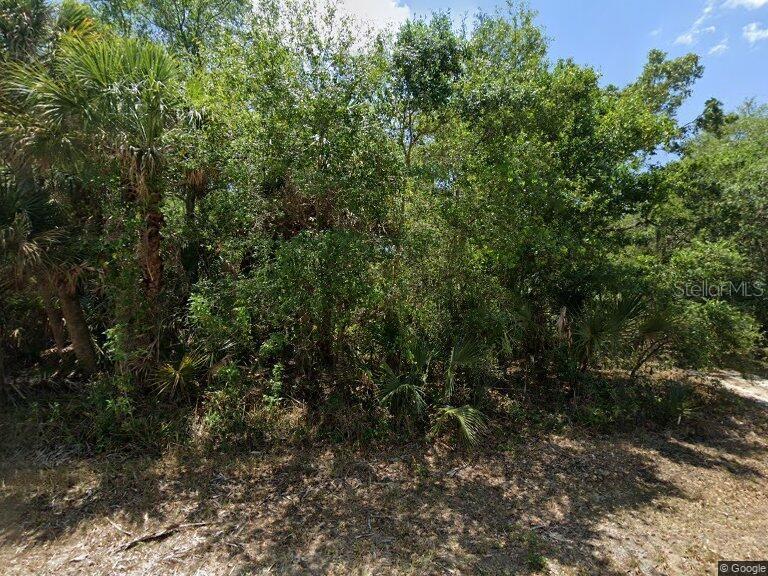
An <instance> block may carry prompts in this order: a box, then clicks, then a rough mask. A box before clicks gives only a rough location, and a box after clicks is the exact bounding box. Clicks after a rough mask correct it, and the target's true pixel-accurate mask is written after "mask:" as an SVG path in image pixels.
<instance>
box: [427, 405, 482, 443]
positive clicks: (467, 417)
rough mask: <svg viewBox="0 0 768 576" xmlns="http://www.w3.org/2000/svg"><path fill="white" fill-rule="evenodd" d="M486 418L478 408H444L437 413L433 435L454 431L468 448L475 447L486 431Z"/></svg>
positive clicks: (467, 406) (466, 406) (465, 406)
mask: <svg viewBox="0 0 768 576" xmlns="http://www.w3.org/2000/svg"><path fill="white" fill-rule="evenodd" d="M485 428H486V418H485V416H484V415H483V413H482V412H480V410H478V409H477V408H475V407H473V406H470V405H468V404H465V405H464V406H458V407H454V406H444V407H442V408H440V409H439V410H438V411H437V415H436V417H435V422H434V425H433V426H432V433H433V434H440V433H443V432H446V431H453V432H454V433H456V434H458V436H459V438H460V439H461V441H462V442H464V443H465V444H467V445H468V446H474V445H476V444H477V441H478V439H479V437H480V435H481V434H482V433H483V432H484V431H485Z"/></svg>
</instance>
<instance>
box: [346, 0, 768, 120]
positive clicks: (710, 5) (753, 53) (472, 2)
mask: <svg viewBox="0 0 768 576" xmlns="http://www.w3.org/2000/svg"><path fill="white" fill-rule="evenodd" d="M341 1H342V4H343V5H345V6H346V9H347V10H348V11H349V12H351V13H353V14H354V15H355V16H359V17H362V18H364V19H365V20H367V21H369V22H372V23H374V24H375V25H376V26H379V27H383V26H388V25H394V26H396V25H397V24H399V23H401V22H402V21H404V20H405V19H407V18H409V17H410V18H413V17H420V16H427V15H429V14H430V13H432V12H433V11H438V10H443V11H445V10H448V11H450V13H451V15H452V17H453V18H454V20H455V21H457V22H458V21H460V20H461V19H462V17H464V16H465V15H466V16H467V17H468V21H469V22H471V19H472V16H473V15H474V14H475V13H476V12H477V11H478V9H480V10H484V11H486V12H493V11H494V9H495V8H496V7H497V6H501V7H502V8H503V7H505V6H506V3H505V0H341ZM529 5H530V7H531V8H532V9H534V10H535V11H537V12H538V23H539V24H540V25H541V26H542V27H543V28H544V30H545V33H546V35H547V36H548V37H549V38H550V41H551V42H550V57H551V59H552V60H555V59H557V58H573V59H574V60H575V61H576V62H577V63H579V64H585V65H590V66H592V67H594V68H595V69H596V70H598V71H599V72H600V73H601V74H602V82H603V84H616V85H618V86H622V85H625V84H627V83H629V82H631V81H632V80H633V79H634V78H636V77H637V76H638V74H639V73H640V71H641V70H642V67H643V63H644V62H645V60H646V55H647V54H648V51H649V50H650V49H651V48H660V49H661V50H664V51H665V52H667V53H668V54H669V55H670V56H671V57H674V56H680V55H682V54H686V53H688V52H695V53H697V54H699V56H700V57H701V62H702V64H703V65H704V68H705V70H704V76H703V77H702V79H701V80H699V81H698V82H697V84H696V86H695V87H694V91H693V94H692V96H691V98H690V99H689V100H688V101H687V102H686V103H685V104H684V105H683V107H682V108H681V109H680V112H679V118H680V120H681V121H682V122H683V123H685V122H688V121H690V120H692V119H694V118H695V117H696V116H697V115H698V114H699V113H700V112H701V110H702V109H703V107H704V101H705V100H707V98H710V97H713V96H714V97H715V98H718V99H719V100H721V101H722V102H723V103H724V104H725V107H726V109H728V110H732V109H735V108H736V107H738V106H739V105H740V104H741V103H743V102H744V101H745V100H746V99H748V98H755V99H756V100H757V101H758V102H762V103H768V0H529Z"/></svg>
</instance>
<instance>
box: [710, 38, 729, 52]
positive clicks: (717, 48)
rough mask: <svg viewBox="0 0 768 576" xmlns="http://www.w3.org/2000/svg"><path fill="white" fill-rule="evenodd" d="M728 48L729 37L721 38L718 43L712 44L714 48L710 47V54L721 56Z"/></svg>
mask: <svg viewBox="0 0 768 576" xmlns="http://www.w3.org/2000/svg"><path fill="white" fill-rule="evenodd" d="M727 50H728V38H723V39H722V40H720V42H719V43H718V44H715V45H714V46H712V48H710V49H709V54H710V55H711V56H719V55H720V54H722V53H723V52H726V51H727Z"/></svg>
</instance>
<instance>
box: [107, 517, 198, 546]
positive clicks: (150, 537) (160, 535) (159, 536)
mask: <svg viewBox="0 0 768 576" xmlns="http://www.w3.org/2000/svg"><path fill="white" fill-rule="evenodd" d="M209 524H211V522H190V523H187V524H172V525H171V526H168V527H167V528H164V529H162V530H160V531H158V532H154V533H152V534H145V535H144V536H140V537H138V538H136V539H134V540H131V541H130V542H128V543H127V544H124V545H123V546H122V548H121V550H122V551H123V552H124V551H126V550H130V549H131V548H133V547H134V546H138V545H139V544H141V543H143V542H154V541H157V540H164V539H166V538H168V536H170V535H171V534H175V533H176V532H178V531H179V530H184V529H186V528H197V527H198V526H208V525H209Z"/></svg>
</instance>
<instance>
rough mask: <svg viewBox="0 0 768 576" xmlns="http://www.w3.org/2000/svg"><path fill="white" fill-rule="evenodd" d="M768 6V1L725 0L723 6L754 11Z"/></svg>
mask: <svg viewBox="0 0 768 576" xmlns="http://www.w3.org/2000/svg"><path fill="white" fill-rule="evenodd" d="M765 5H768V0H726V1H725V3H724V4H723V6H725V7H726V8H746V9H747V10H755V9H757V8H762V7H763V6H765Z"/></svg>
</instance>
